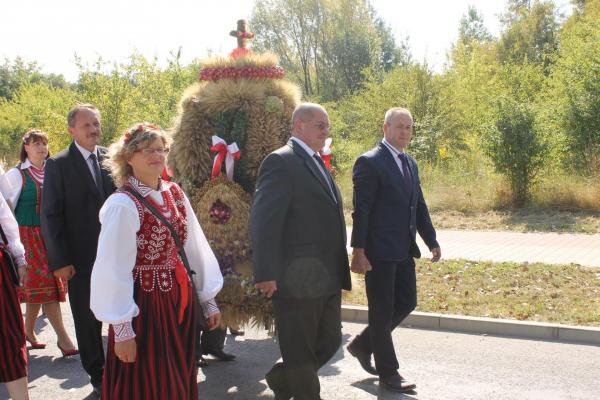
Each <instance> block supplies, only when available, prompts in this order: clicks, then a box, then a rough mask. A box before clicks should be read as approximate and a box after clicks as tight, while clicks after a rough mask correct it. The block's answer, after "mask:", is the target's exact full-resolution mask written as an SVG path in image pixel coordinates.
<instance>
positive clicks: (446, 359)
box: [0, 306, 600, 400]
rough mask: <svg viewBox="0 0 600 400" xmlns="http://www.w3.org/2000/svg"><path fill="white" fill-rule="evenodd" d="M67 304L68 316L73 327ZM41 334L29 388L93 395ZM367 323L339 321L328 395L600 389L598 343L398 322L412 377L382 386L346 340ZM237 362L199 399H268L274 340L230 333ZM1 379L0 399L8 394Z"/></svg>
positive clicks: (364, 399)
mask: <svg viewBox="0 0 600 400" xmlns="http://www.w3.org/2000/svg"><path fill="white" fill-rule="evenodd" d="M68 308H69V307H64V306H63V311H65V314H66V315H65V322H66V323H67V329H68V331H69V332H71V333H72V332H73V327H72V323H71V315H70V313H69V312H68ZM42 326H43V328H44V329H43V331H42V333H41V334H40V340H42V341H44V342H47V343H49V344H48V347H47V348H46V349H45V350H30V352H29V354H30V358H29V381H30V382H29V389H30V396H31V399H32V400H36V399H56V400H58V399H61V400H62V399H64V400H70V399H93V396H91V395H90V392H91V386H90V385H89V384H88V381H87V378H86V376H85V373H84V372H83V370H82V369H81V364H80V361H79V357H78V356H75V357H73V358H72V359H62V358H58V357H57V356H58V349H57V348H56V346H55V344H52V342H53V341H54V335H53V333H52V332H51V329H50V327H49V326H48V325H47V321H46V320H45V319H41V320H40V321H39V325H38V327H40V328H41V327H42ZM363 327H364V325H363V324H358V323H350V322H344V323H343V346H342V347H341V348H340V349H339V350H338V352H337V353H336V354H335V356H334V357H333V359H332V360H331V362H330V363H328V364H327V365H325V366H324V367H323V368H322V369H321V371H320V379H321V385H322V389H321V396H322V397H323V399H325V400H370V399H373V400H374V399H378V400H391V399H404V400H408V399H422V400H440V399H444V400H455V399H472V400H480V399H486V400H503V399H509V400H513V399H514V400H516V399H518V400H529V399H539V400H549V399H551V400H562V399H581V400H584V399H585V400H589V399H597V398H598V393H600V368H599V367H598V360H600V347H595V346H586V345H576V344H562V343H555V342H547V341H534V340H524V339H509V338H500V337H492V336H482V335H471V334H461V333H450V332H440V331H429V330H419V329H408V328H399V329H396V331H395V332H394V343H395V345H396V352H397V354H398V358H399V361H400V365H401V373H402V374H404V375H405V377H407V378H408V379H411V380H413V381H414V382H416V383H417V391H416V392H414V393H412V394H410V395H400V394H395V393H391V392H388V391H385V390H382V389H380V388H379V385H378V380H377V378H376V377H373V376H370V375H368V374H367V373H365V372H364V371H363V370H362V369H361V368H360V367H359V365H358V362H357V361H356V360H355V359H354V358H353V357H351V356H350V355H349V354H348V353H347V352H346V351H345V346H346V345H347V344H348V342H349V341H350V340H351V339H352V337H354V336H355V335H356V334H357V333H358V332H360V330H362V329H363ZM227 340H228V341H227V345H226V346H227V347H226V349H227V351H231V352H232V353H234V354H236V355H237V360H236V361H234V362H219V361H213V360H210V361H209V362H210V365H209V366H208V367H207V368H204V369H203V370H202V371H200V373H199V374H198V387H199V400H253V399H273V395H272V392H271V391H270V390H269V389H268V388H267V386H266V382H265V380H264V373H265V372H266V371H267V370H268V369H269V368H270V367H271V365H272V364H273V362H275V361H276V360H277V359H278V357H279V349H278V345H277V342H276V341H275V340H274V339H273V338H271V337H269V336H267V334H266V332H265V331H262V330H253V329H250V330H246V336H244V337H239V338H232V337H228V339H227ZM6 398H7V395H6V391H5V389H4V387H3V385H0V399H6Z"/></svg>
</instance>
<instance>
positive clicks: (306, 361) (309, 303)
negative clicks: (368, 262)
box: [267, 293, 342, 400]
mask: <svg viewBox="0 0 600 400" xmlns="http://www.w3.org/2000/svg"><path fill="white" fill-rule="evenodd" d="M273 313H274V316H275V323H276V324H277V332H278V340H279V349H280V350H281V357H282V358H283V363H281V362H279V363H277V364H275V365H274V366H273V368H272V369H271V370H270V371H269V372H268V373H267V380H268V382H269V383H270V386H271V389H273V390H275V391H277V392H279V393H281V394H283V395H284V397H292V396H293V397H294V400H318V399H319V398H320V397H319V392H320V391H321V386H320V383H319V377H318V375H317V371H318V370H319V368H321V367H322V366H323V365H324V364H325V363H326V362H327V361H329V360H330V359H331V357H333V355H334V354H335V353H336V352H337V350H338V349H339V347H340V344H341V342H342V323H341V293H338V294H334V295H329V296H324V297H317V298H314V299H297V298H274V299H273Z"/></svg>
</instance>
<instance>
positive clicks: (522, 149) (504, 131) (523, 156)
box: [486, 96, 546, 206]
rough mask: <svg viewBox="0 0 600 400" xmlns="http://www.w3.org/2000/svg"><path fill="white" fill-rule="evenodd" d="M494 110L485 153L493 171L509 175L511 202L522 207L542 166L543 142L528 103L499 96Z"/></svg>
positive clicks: (544, 149)
mask: <svg viewBox="0 0 600 400" xmlns="http://www.w3.org/2000/svg"><path fill="white" fill-rule="evenodd" d="M496 112H497V115H498V117H497V120H496V122H495V124H494V127H493V128H492V129H491V130H490V132H489V135H488V136H487V138H486V139H487V151H488V155H489V157H490V159H491V160H492V162H493V163H494V167H495V168H496V171H497V172H499V173H501V174H503V175H505V176H506V177H507V178H508V182H509V183H510V187H511V194H512V200H513V204H514V205H515V206H523V205H524V204H525V203H526V202H527V201H528V200H529V196H530V193H531V187H532V184H533V183H534V182H535V178H536V177H537V174H538V172H539V171H540V169H541V167H542V166H543V162H544V156H545V151H546V145H545V144H544V142H543V141H542V140H540V137H539V135H538V134H537V132H536V128H535V114H534V111H533V109H532V107H531V106H530V105H529V104H527V103H520V102H518V101H516V100H515V99H514V98H512V97H509V96H501V97H499V98H498V100H497V101H496Z"/></svg>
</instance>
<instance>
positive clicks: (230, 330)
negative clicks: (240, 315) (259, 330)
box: [229, 327, 245, 336]
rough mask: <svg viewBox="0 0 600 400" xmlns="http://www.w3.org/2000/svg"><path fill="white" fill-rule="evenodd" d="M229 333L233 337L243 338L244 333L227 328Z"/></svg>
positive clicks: (240, 330)
mask: <svg viewBox="0 0 600 400" xmlns="http://www.w3.org/2000/svg"><path fill="white" fill-rule="evenodd" d="M229 333H231V334H232V335H233V336H244V333H245V332H244V331H243V330H242V329H233V328H231V327H230V328H229Z"/></svg>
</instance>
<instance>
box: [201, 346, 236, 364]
mask: <svg viewBox="0 0 600 400" xmlns="http://www.w3.org/2000/svg"><path fill="white" fill-rule="evenodd" d="M204 354H209V355H211V356H213V357H217V358H218V359H219V360H221V361H233V360H235V356H234V355H233V354H229V353H225V352H224V351H223V350H221V349H218V350H207V351H206V352H205V353H204Z"/></svg>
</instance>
